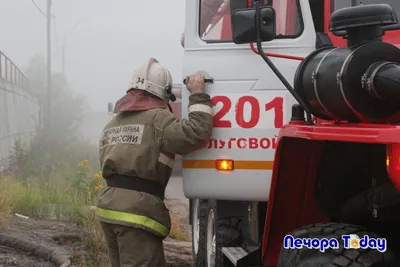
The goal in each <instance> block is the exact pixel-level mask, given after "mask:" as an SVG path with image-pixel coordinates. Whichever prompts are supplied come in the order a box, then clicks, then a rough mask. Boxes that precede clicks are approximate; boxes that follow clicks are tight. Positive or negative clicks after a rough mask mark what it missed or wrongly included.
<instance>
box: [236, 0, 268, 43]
mask: <svg viewBox="0 0 400 267" xmlns="http://www.w3.org/2000/svg"><path fill="white" fill-rule="evenodd" d="M260 13H261V26H260V31H261V32H260V35H261V41H262V42H266V41H271V40H273V39H274V38H275V36H276V19H275V9H274V8H273V7H270V6H265V7H261V9H260ZM256 23H257V22H256V9H255V8H244V9H237V10H235V11H234V12H233V13H232V16H231V24H232V40H233V42H234V43H235V44H248V43H255V42H257V27H256Z"/></svg>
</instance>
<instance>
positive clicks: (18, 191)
mask: <svg viewBox="0 0 400 267" xmlns="http://www.w3.org/2000/svg"><path fill="white" fill-rule="evenodd" d="M45 70H46V68H45V61H44V59H43V57H40V56H35V57H33V58H32V61H31V63H30V66H29V67H28V68H27V70H26V74H27V76H28V78H29V80H30V82H31V88H33V89H35V90H36V91H34V92H33V93H34V94H35V95H36V97H37V98H38V99H39V101H40V102H41V103H46V91H45V88H46V86H45V78H46V72H45ZM52 80H53V87H52V88H53V91H54V94H53V101H52V111H53V113H52V120H51V124H50V125H51V127H46V124H45V121H39V122H38V125H37V128H38V130H37V133H36V136H35V137H34V138H33V139H32V140H31V142H30V143H29V144H25V143H23V142H22V141H21V140H16V142H15V144H14V148H13V149H12V151H11V156H10V158H9V166H8V168H6V169H0V228H4V227H7V225H8V224H11V223H12V219H13V216H14V215H15V214H20V215H23V216H28V217H29V218H32V219H43V220H58V221H66V222H69V223H73V224H75V225H76V226H78V228H79V229H80V230H79V232H77V233H76V235H74V236H64V237H62V236H61V237H59V238H60V239H64V241H63V242H73V243H74V246H75V247H76V250H75V251H76V253H75V254H74V255H73V259H72V261H73V262H74V264H75V265H77V266H105V263H106V262H107V246H106V244H105V240H104V238H103V235H102V232H101V228H100V225H99V222H98V221H96V220H95V216H94V209H93V207H94V205H95V203H96V198H97V195H98V193H99V191H100V190H101V189H102V187H103V186H104V179H103V178H102V174H101V172H100V166H99V159H98V150H97V146H96V145H93V143H96V141H97V140H96V141H95V142H93V140H92V142H88V141H87V140H83V138H82V137H80V135H79V130H78V129H79V127H80V125H81V122H82V118H83V117H84V116H85V114H84V112H85V107H86V104H85V100H84V99H83V98H82V97H80V96H79V95H76V94H74V93H73V92H72V91H71V90H70V88H69V87H68V84H67V83H66V79H64V77H63V76H62V75H61V74H57V73H56V74H54V75H53V79H52ZM42 108H43V110H46V107H45V106H42ZM99 134H100V133H99ZM172 223H173V225H172V231H171V237H173V238H176V239H180V240H183V239H186V237H185V235H184V234H182V228H181V225H180V220H179V218H175V216H173V217H172Z"/></svg>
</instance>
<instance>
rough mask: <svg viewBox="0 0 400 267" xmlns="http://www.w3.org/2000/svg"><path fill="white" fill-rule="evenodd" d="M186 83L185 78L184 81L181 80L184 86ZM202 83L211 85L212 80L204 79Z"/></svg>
mask: <svg viewBox="0 0 400 267" xmlns="http://www.w3.org/2000/svg"><path fill="white" fill-rule="evenodd" d="M186 82H187V78H185V79H184V80H183V84H184V85H186ZM204 83H206V84H213V83H214V79H213V78H205V79H204Z"/></svg>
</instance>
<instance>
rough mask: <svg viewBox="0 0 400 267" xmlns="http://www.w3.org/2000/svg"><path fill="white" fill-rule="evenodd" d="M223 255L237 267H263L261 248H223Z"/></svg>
mask: <svg viewBox="0 0 400 267" xmlns="http://www.w3.org/2000/svg"><path fill="white" fill-rule="evenodd" d="M222 253H223V254H224V255H225V256H226V257H227V258H228V259H229V260H230V262H231V263H232V264H233V265H234V266H236V267H262V263H261V253H260V249H259V247H248V248H246V249H245V248H243V247H223V248H222Z"/></svg>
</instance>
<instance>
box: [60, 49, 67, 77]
mask: <svg viewBox="0 0 400 267" xmlns="http://www.w3.org/2000/svg"><path fill="white" fill-rule="evenodd" d="M61 53H62V74H63V82H64V84H65V81H66V77H65V75H66V74H65V43H64V45H63V47H62V48H61Z"/></svg>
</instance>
